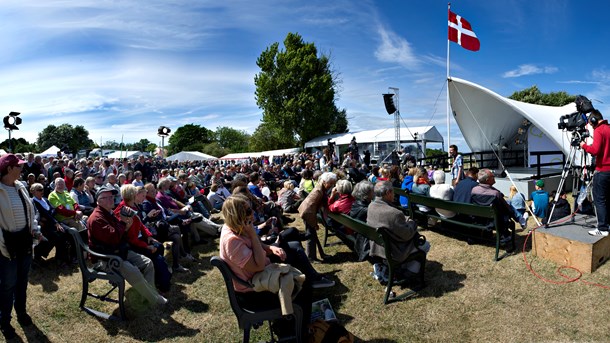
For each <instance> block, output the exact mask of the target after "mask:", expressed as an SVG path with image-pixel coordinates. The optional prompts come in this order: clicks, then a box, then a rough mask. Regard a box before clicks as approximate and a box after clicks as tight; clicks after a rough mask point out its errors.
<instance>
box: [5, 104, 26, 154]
mask: <svg viewBox="0 0 610 343" xmlns="http://www.w3.org/2000/svg"><path fill="white" fill-rule="evenodd" d="M20 114H21V112H10V113H9V114H8V115H7V116H6V117H4V120H3V122H4V128H5V129H6V130H8V150H9V152H10V153H12V152H13V141H12V139H11V133H12V132H13V130H19V128H18V127H17V125H19V124H21V122H22V120H21V118H19V117H18V115H20Z"/></svg>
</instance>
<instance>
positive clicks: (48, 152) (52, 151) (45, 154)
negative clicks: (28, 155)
mask: <svg viewBox="0 0 610 343" xmlns="http://www.w3.org/2000/svg"><path fill="white" fill-rule="evenodd" d="M58 151H60V150H59V148H58V147H56V146H55V145H52V146H51V147H50V148H48V149H47V150H45V151H43V152H41V153H40V154H38V155H40V157H50V156H57V152H58Z"/></svg>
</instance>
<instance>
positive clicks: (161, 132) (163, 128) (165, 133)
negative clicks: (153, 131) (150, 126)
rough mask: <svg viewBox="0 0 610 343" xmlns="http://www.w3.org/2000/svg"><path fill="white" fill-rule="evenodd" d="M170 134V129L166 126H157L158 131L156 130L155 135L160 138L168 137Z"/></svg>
mask: <svg viewBox="0 0 610 343" xmlns="http://www.w3.org/2000/svg"><path fill="white" fill-rule="evenodd" d="M170 132H172V129H170V128H169V127H167V126H159V129H158V130H157V134H158V135H159V136H162V137H166V136H168V135H169V133H170Z"/></svg>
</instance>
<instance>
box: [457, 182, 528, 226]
mask: <svg viewBox="0 0 610 343" xmlns="http://www.w3.org/2000/svg"><path fill="white" fill-rule="evenodd" d="M462 181H464V180H462ZM460 183H461V182H460ZM509 190H510V193H508V201H509V203H510V205H511V206H512V207H513V209H514V211H515V216H516V217H517V220H518V221H519V223H523V224H521V228H522V229H524V230H525V228H526V227H527V217H528V214H527V212H525V196H523V194H522V193H519V191H518V190H517V187H515V186H510V188H509Z"/></svg>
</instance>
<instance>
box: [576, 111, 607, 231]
mask: <svg viewBox="0 0 610 343" xmlns="http://www.w3.org/2000/svg"><path fill="white" fill-rule="evenodd" d="M589 124H591V126H592V127H593V144H592V145H587V144H586V143H585V142H581V143H580V147H581V148H582V149H583V150H584V151H586V152H587V153H589V154H591V155H593V156H595V174H594V175H593V203H594V205H595V212H596V215H597V228H596V229H595V230H591V231H589V234H590V235H592V236H604V237H605V236H608V213H609V211H610V199H609V197H610V126H608V121H607V120H604V117H603V116H602V114H601V113H600V112H599V111H598V110H593V111H591V114H590V115H589Z"/></svg>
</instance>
